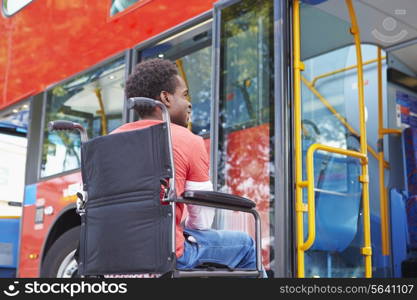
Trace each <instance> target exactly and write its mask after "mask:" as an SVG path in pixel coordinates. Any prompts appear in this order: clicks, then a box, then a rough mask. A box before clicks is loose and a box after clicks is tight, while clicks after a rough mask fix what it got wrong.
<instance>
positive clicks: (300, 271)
mask: <svg viewBox="0 0 417 300" xmlns="http://www.w3.org/2000/svg"><path fill="white" fill-rule="evenodd" d="M293 35H294V36H293V47H294V122H295V126H294V127H295V133H294V135H295V210H296V222H297V224H296V228H297V277H300V278H303V277H304V251H303V250H302V249H301V247H302V245H303V239H304V232H303V214H304V212H305V211H306V206H305V205H304V204H303V186H305V183H303V182H302V181H303V172H302V153H301V151H302V148H301V146H302V145H301V71H302V70H303V69H304V66H303V63H302V62H301V54H300V53H301V47H300V2H299V0H294V7H293Z"/></svg>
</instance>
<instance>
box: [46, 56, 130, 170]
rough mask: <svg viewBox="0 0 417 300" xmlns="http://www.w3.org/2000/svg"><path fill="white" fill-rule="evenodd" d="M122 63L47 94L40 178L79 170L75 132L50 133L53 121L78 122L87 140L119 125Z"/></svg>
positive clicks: (122, 93)
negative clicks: (83, 129) (49, 127)
mask: <svg viewBox="0 0 417 300" xmlns="http://www.w3.org/2000/svg"><path fill="white" fill-rule="evenodd" d="M124 71H125V70H124V59H119V60H117V61H115V62H113V63H111V64H109V65H106V66H104V67H101V68H98V69H96V70H94V71H91V72H88V73H86V74H84V75H81V76H78V77H76V78H75V79H73V80H71V81H69V82H67V83H65V84H63V85H58V86H56V87H54V88H53V89H52V90H50V91H49V92H48V95H47V103H46V118H45V125H44V128H45V132H44V140H43V150H42V166H41V177H46V176H50V175H54V174H57V173H61V172H64V171H69V170H73V169H77V168H79V167H80V147H81V140H80V137H79V134H78V133H77V132H67V131H60V132H50V131H49V130H48V128H47V124H48V122H50V121H53V120H68V121H73V122H77V123H79V124H81V125H83V126H84V127H85V128H86V129H87V133H88V136H89V138H92V137H96V136H100V135H106V134H108V133H109V132H111V131H112V130H113V129H115V128H117V127H118V126H120V125H121V123H122V108H123V100H124V91H123V88H124V87H123V84H124Z"/></svg>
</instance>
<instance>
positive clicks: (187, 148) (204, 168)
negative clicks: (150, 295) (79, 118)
mask: <svg viewBox="0 0 417 300" xmlns="http://www.w3.org/2000/svg"><path fill="white" fill-rule="evenodd" d="M161 122H162V121H160V120H140V121H137V122H133V123H126V124H124V125H122V126H120V127H119V128H117V129H116V130H114V131H113V132H112V133H119V132H124V131H130V130H136V129H141V128H146V127H149V126H152V125H156V124H159V123H161ZM171 135H172V148H173V152H174V164H175V181H176V182H175V188H176V190H177V195H178V196H180V195H181V194H182V193H183V192H184V190H185V186H186V183H187V182H188V183H190V182H193V183H198V182H201V183H204V182H209V181H210V178H209V158H208V154H207V150H206V147H205V145H204V141H203V139H202V138H201V137H200V136H198V135H195V134H193V133H192V132H191V131H190V130H188V129H187V128H185V127H182V126H179V125H176V124H173V123H171ZM183 213H184V204H182V203H177V207H176V216H175V217H176V224H177V226H176V255H177V257H181V256H182V254H183V252H184V235H183V228H182V227H181V225H180V223H181V220H182V217H183Z"/></svg>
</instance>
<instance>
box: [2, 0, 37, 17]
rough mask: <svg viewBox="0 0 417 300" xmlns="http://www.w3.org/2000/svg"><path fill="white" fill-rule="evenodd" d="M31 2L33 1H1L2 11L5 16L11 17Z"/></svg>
mask: <svg viewBox="0 0 417 300" xmlns="http://www.w3.org/2000/svg"><path fill="white" fill-rule="evenodd" d="M32 1H33V0H3V10H4V12H5V13H6V15H8V16H11V15H13V14H15V13H17V12H18V11H19V10H21V9H22V8H23V7H25V6H26V5H28V4H29V3H30V2H32Z"/></svg>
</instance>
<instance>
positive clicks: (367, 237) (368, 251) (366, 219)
mask: <svg viewBox="0 0 417 300" xmlns="http://www.w3.org/2000/svg"><path fill="white" fill-rule="evenodd" d="M345 2H346V5H347V7H348V10H349V16H350V20H351V24H352V27H351V33H352V35H353V37H354V39H355V48H356V60H357V65H358V68H357V71H358V96H359V125H360V133H361V134H360V144H361V147H360V150H361V153H362V154H364V155H365V156H367V137H366V122H365V100H364V80H363V65H362V51H361V40H360V33H359V26H358V23H357V20H356V14H355V9H354V8H353V5H352V0H345ZM360 181H361V182H362V197H363V201H362V202H363V203H362V205H363V231H364V232H363V236H364V246H363V248H362V249H361V252H362V255H363V256H365V277H367V278H370V277H372V247H371V224H370V208H369V172H368V163H362V175H361V178H360Z"/></svg>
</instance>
